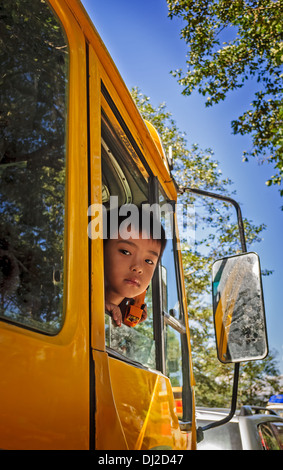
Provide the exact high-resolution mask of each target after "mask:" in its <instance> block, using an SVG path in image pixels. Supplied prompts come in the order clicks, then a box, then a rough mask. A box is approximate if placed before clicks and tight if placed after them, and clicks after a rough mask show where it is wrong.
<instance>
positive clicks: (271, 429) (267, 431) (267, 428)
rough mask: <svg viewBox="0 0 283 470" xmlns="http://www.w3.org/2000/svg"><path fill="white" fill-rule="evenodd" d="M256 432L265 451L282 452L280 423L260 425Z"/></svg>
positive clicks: (282, 427)
mask: <svg viewBox="0 0 283 470" xmlns="http://www.w3.org/2000/svg"><path fill="white" fill-rule="evenodd" d="M258 431H259V435H260V438H261V443H262V446H263V448H264V449H265V450H283V425H282V424H281V423H264V424H260V425H259V426H258Z"/></svg>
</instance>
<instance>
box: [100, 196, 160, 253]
mask: <svg viewBox="0 0 283 470" xmlns="http://www.w3.org/2000/svg"><path fill="white" fill-rule="evenodd" d="M121 209H122V210H121ZM121 212H122V214H121ZM133 212H134V214H133ZM103 215H104V218H103V225H104V227H103V238H104V244H105V243H107V241H108V240H110V239H116V238H118V234H119V233H120V227H121V225H122V224H123V223H124V222H125V227H127V231H128V232H131V231H132V230H133V229H136V230H137V231H138V233H139V234H140V233H142V236H143V238H145V239H147V238H148V239H152V240H156V241H157V242H159V243H160V245H161V248H160V254H159V259H160V258H161V256H162V254H163V252H164V250H165V247H166V243H167V240H166V234H165V230H164V228H163V226H162V224H161V222H160V219H159V218H158V216H157V214H155V213H154V211H152V210H150V209H149V208H148V207H147V206H146V205H142V206H135V205H134V204H124V205H123V206H121V207H120V208H117V209H112V210H108V211H104V213H103ZM126 221H127V222H128V223H127V222H126ZM113 225H114V227H113Z"/></svg>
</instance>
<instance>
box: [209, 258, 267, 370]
mask: <svg viewBox="0 0 283 470" xmlns="http://www.w3.org/2000/svg"><path fill="white" fill-rule="evenodd" d="M212 296H213V315H214V326H215V333H216V343H217V352H218V359H219V360H220V361H221V362H224V363H230V362H241V361H249V360H256V359H263V358H264V357H265V356H266V355H267V352H268V348H267V337H266V323H265V312H264V302H263V293H262V284H261V271H260V263H259V258H258V255H257V254H256V253H244V254H241V255H237V256H232V257H230V258H223V259H220V260H217V261H216V262H215V263H214V264H213V268H212Z"/></svg>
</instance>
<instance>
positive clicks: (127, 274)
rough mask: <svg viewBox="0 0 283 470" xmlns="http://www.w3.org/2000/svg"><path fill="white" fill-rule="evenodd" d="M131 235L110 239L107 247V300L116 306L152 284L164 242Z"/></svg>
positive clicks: (105, 263)
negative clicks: (126, 237)
mask: <svg viewBox="0 0 283 470" xmlns="http://www.w3.org/2000/svg"><path fill="white" fill-rule="evenodd" d="M137 236H139V237H140V238H132V237H131V238H129V239H128V240H125V239H123V238H121V237H120V235H119V237H118V239H116V240H114V239H110V240H108V241H107V242H106V244H105V249H104V277H105V290H106V300H107V301H108V302H110V303H113V304H115V305H119V303H120V302H121V301H122V300H123V299H124V298H125V297H128V298H132V297H135V296H137V295H139V294H141V293H142V292H144V291H145V289H146V288H147V287H148V285H149V284H150V281H151V278H152V276H153V273H154V270H155V267H156V265H157V262H158V257H159V253H160V248H161V244H160V242H159V241H158V240H152V239H143V238H142V237H141V235H137Z"/></svg>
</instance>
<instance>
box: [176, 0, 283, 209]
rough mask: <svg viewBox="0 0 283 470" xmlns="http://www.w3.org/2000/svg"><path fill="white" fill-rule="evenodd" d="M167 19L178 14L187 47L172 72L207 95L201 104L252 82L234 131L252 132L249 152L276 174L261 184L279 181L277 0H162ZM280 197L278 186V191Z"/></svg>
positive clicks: (282, 160) (281, 33)
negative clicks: (253, 89) (249, 96)
mask: <svg viewBox="0 0 283 470" xmlns="http://www.w3.org/2000/svg"><path fill="white" fill-rule="evenodd" d="M167 4H168V8H169V17H170V18H173V17H176V16H177V17H181V18H182V19H183V20H184V27H183V28H182V30H181V38H182V39H184V40H185V42H186V44H187V46H188V53H187V59H186V65H187V70H186V72H184V71H183V70H182V69H178V70H176V71H174V72H172V73H173V75H174V76H175V77H177V78H178V82H179V84H180V85H181V86H182V87H183V91H182V93H183V94H184V95H190V94H191V93H192V92H193V91H194V90H198V91H199V93H201V94H202V95H204V96H206V97H207V100H206V106H212V105H213V104H216V103H219V101H221V100H224V99H225V98H226V96H227V94H228V92H229V91H232V90H236V89H239V88H242V87H243V86H244V84H245V82H247V80H249V79H251V78H252V79H255V80H256V90H257V91H256V92H255V95H254V100H253V101H252V103H251V108H250V109H248V110H247V111H246V112H244V113H243V114H242V115H241V116H240V117H238V118H237V119H235V120H233V121H232V123H231V124H232V129H233V132H234V134H241V135H244V134H249V135H251V136H252V142H253V148H252V149H251V150H249V151H245V152H244V154H243V159H244V160H246V161H247V160H248V156H255V157H258V158H259V159H260V160H261V161H268V162H270V163H272V164H273V165H274V167H275V169H276V174H275V175H274V176H272V177H271V178H270V179H269V180H268V181H267V182H266V184H267V185H268V186H270V185H272V184H278V185H280V184H281V180H282V175H283V154H282V150H283V126H282V124H283V95H282V91H283V88H282V57H283V49H282V44H283V43H282V37H283V26H282V14H283V11H282V10H283V8H282V6H283V5H282V1H281V0H234V1H233V2H231V1H229V0H212V1H207V0H167ZM280 194H281V196H283V190H281V191H280ZM282 209H283V207H282Z"/></svg>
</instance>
